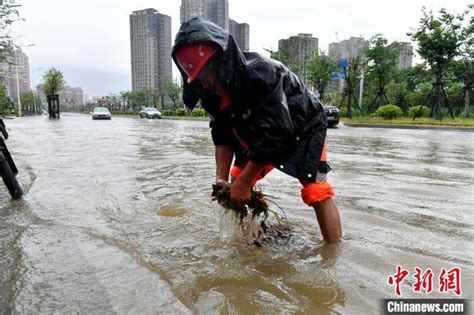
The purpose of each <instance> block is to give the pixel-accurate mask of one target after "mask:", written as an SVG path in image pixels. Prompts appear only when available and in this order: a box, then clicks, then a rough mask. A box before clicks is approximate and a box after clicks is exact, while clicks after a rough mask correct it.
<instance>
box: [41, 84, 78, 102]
mask: <svg viewBox="0 0 474 315" xmlns="http://www.w3.org/2000/svg"><path fill="white" fill-rule="evenodd" d="M36 95H38V98H39V99H40V100H41V102H43V103H46V101H47V100H46V99H47V98H46V93H45V92H44V86H43V84H38V85H37V86H36ZM58 95H59V104H61V106H63V107H64V108H72V107H75V106H78V105H84V104H85V103H86V102H85V101H84V95H85V94H84V92H83V91H82V89H81V88H80V87H71V86H69V85H65V86H64V87H63V88H62V89H61V91H59V93H58Z"/></svg>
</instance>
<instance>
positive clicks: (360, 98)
mask: <svg viewBox="0 0 474 315" xmlns="http://www.w3.org/2000/svg"><path fill="white" fill-rule="evenodd" d="M357 78H358V79H360V84H359V109H360V112H361V113H362V95H363V94H364V78H365V77H364V71H363V70H362V72H361V74H360V76H358V77H357Z"/></svg>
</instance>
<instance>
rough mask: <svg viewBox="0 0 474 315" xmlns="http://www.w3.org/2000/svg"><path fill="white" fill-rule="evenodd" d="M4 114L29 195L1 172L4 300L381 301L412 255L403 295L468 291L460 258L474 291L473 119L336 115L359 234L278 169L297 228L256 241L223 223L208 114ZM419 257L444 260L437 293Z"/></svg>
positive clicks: (277, 305) (2, 307)
mask: <svg viewBox="0 0 474 315" xmlns="http://www.w3.org/2000/svg"><path fill="white" fill-rule="evenodd" d="M5 123H6V125H7V128H8V130H9V133H10V139H9V140H7V145H8V147H9V148H10V151H11V153H12V155H13V157H14V159H15V161H16V163H17V166H18V169H19V170H20V173H19V174H18V176H17V178H18V180H19V182H20V184H21V185H22V187H23V189H24V191H25V195H24V198H23V200H20V201H12V200H10V198H9V196H8V192H7V190H6V188H5V187H4V186H3V184H2V185H0V313H53V312H56V313H97V314H106V313H107V314H108V313H118V314H121V313H140V314H155V313H163V314H186V313H198V314H200V313H202V314H232V313H235V314H271V313H285V314H290V313H307V314H326V313H336V314H337V313H344V314H347V313H357V314H362V313H364V314H370V313H378V312H379V310H380V309H379V299H382V298H395V297H396V295H395V292H394V291H395V288H394V287H393V286H390V285H389V284H388V283H387V279H388V277H389V275H392V274H394V273H395V271H396V267H397V265H400V266H401V267H403V268H404V269H407V270H409V272H410V275H409V277H407V278H406V279H405V281H404V282H403V283H402V284H401V290H402V295H403V297H404V298H443V297H444V298H453V297H456V295H455V294H454V293H453V292H452V290H451V291H449V292H446V293H440V292H439V291H438V287H439V286H438V275H439V274H440V272H441V268H446V269H447V270H449V269H451V268H453V267H458V268H460V269H461V271H462V273H461V276H462V282H461V287H462V295H461V297H464V298H472V297H473V288H474V283H473V277H472V276H473V270H474V266H473V252H474V251H473V235H474V233H473V226H474V224H473V217H474V216H473V212H474V210H473V209H474V197H473V196H474V191H473V169H474V141H473V140H474V137H473V135H474V133H470V132H457V131H437V130H400V129H365V128H349V127H344V126H341V127H339V128H337V129H330V130H329V134H328V145H329V146H328V158H329V160H330V164H331V166H332V167H333V171H332V172H331V173H330V177H329V178H330V181H331V183H332V184H333V186H334V187H335V191H336V193H337V197H336V202H337V204H338V206H339V209H340V212H341V218H342V224H343V235H344V241H343V242H342V243H341V244H339V245H331V246H330V245H324V242H323V241H322V237H321V234H320V232H319V228H318V225H317V221H316V219H315V215H314V212H313V211H312V210H311V209H310V208H309V207H307V206H305V205H304V204H303V202H302V201H301V199H300V192H299V191H300V187H299V183H298V181H297V180H294V179H292V178H290V177H288V176H286V175H284V174H282V173H279V172H278V171H276V170H275V171H273V172H272V173H270V174H269V175H268V176H267V178H265V179H264V180H263V181H262V187H263V189H264V191H265V193H266V194H268V195H270V196H272V197H273V200H274V201H275V202H276V203H278V204H279V205H280V206H281V207H282V208H283V209H285V211H286V215H287V219H288V222H289V224H290V226H291V228H292V231H293V232H292V233H291V235H290V236H289V238H287V239H286V240H285V241H282V242H278V241H276V242H273V243H268V244H267V245H266V246H264V247H262V248H255V247H254V246H249V245H247V243H246V242H245V241H233V242H229V241H225V240H221V238H220V231H219V211H220V208H219V207H218V206H216V205H215V203H214V202H213V201H211V199H210V191H211V184H212V182H213V178H214V160H213V146H212V143H211V140H210V134H209V130H208V124H207V122H204V121H172V120H155V121H152V120H140V119H136V118H127V117H114V118H113V119H112V120H111V121H92V120H91V118H90V116H87V115H74V114H63V115H62V116H61V120H57V121H52V120H49V119H48V118H46V117H25V118H16V119H13V120H6V121H5ZM275 211H277V212H278V211H280V210H278V209H277V208H275ZM414 267H419V268H421V269H422V270H426V269H428V268H431V269H432V270H433V274H434V277H433V292H431V293H430V294H426V293H424V292H423V293H417V292H413V291H412V285H413V284H414V282H415V280H414V277H413V275H414V269H413V268H414Z"/></svg>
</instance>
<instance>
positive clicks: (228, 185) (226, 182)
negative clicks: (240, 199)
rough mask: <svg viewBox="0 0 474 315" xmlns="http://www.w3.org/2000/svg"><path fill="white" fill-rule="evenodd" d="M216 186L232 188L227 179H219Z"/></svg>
mask: <svg viewBox="0 0 474 315" xmlns="http://www.w3.org/2000/svg"><path fill="white" fill-rule="evenodd" d="M216 185H217V186H222V187H226V188H230V183H229V182H228V181H226V180H225V179H220V178H217V179H216Z"/></svg>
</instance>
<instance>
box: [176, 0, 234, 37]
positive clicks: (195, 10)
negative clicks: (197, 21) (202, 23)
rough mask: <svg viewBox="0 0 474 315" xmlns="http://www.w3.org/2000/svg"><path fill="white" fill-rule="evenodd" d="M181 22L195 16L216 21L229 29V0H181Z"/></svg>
mask: <svg viewBox="0 0 474 315" xmlns="http://www.w3.org/2000/svg"><path fill="white" fill-rule="evenodd" d="M180 17H181V23H184V22H186V21H188V20H190V19H191V18H193V17H200V18H203V19H205V20H208V21H211V22H214V23H215V24H217V25H219V26H220V27H222V28H223V29H225V30H227V31H228V30H229V1H227V0H181V8H180Z"/></svg>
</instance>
